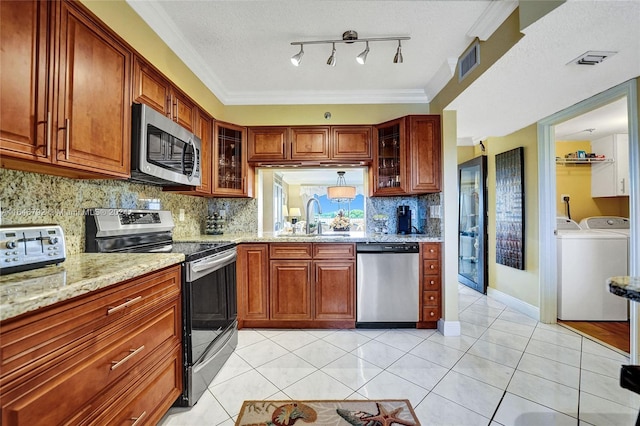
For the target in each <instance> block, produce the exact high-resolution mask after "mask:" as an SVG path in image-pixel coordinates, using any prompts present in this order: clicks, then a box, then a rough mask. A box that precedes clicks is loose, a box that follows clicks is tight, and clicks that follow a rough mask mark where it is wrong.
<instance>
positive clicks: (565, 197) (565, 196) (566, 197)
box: [560, 194, 571, 203]
mask: <svg viewBox="0 0 640 426" xmlns="http://www.w3.org/2000/svg"><path fill="white" fill-rule="evenodd" d="M570 198H571V197H569V194H560V202H562V203H564V202H565V201H569V199H570Z"/></svg>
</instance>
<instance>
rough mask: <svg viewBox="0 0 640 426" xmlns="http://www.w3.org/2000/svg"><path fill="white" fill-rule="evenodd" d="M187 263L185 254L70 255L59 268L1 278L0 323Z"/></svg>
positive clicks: (54, 267) (40, 269) (53, 267)
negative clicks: (183, 262) (168, 267)
mask: <svg viewBox="0 0 640 426" xmlns="http://www.w3.org/2000/svg"><path fill="white" fill-rule="evenodd" d="M182 261H184V255H183V254H155V253H141V254H132V253H126V254H106V253H81V254H76V255H70V256H69V257H68V258H67V260H66V261H65V262H63V263H62V264H60V265H59V266H47V267H44V268H39V269H34V270H32V271H27V272H17V273H15V274H8V275H3V276H0V320H5V319H8V318H12V317H15V316H17V315H20V314H23V313H25V312H29V311H33V310H36V309H38V308H42V307H45V306H49V305H52V304H54V303H56V302H60V301H62V300H66V299H70V298H72V297H76V296H80V295H82V294H85V293H88V292H90V291H94V290H98V289H101V288H103V287H107V286H110V285H112V284H116V283H119V282H122V281H126V280H128V279H131V278H135V277H138V276H140V275H145V274H148V273H150V272H154V271H157V270H159V269H162V268H165V267H167V266H171V265H175V264H177V263H180V262H182Z"/></svg>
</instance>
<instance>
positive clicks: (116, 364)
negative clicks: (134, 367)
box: [111, 345, 144, 370]
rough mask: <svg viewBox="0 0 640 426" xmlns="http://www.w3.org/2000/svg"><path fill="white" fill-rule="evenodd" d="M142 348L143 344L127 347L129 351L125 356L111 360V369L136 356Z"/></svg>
mask: <svg viewBox="0 0 640 426" xmlns="http://www.w3.org/2000/svg"><path fill="white" fill-rule="evenodd" d="M143 349H144V345H142V346H140V347H139V348H138V349H129V352H131V353H130V354H129V355H127V356H125V357H124V358H122V359H121V360H120V361H111V364H112V365H111V370H115V369H116V368H118V367H120V366H121V365H122V364H124V363H125V362H127V361H129V360H130V359H131V358H133V357H134V356H136V355H137V354H138V353H139V352H140V351H142V350H143Z"/></svg>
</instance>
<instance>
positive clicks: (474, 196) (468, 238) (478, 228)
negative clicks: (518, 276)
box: [458, 156, 487, 294]
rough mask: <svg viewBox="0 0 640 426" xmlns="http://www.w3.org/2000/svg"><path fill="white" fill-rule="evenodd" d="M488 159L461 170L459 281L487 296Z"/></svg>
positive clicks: (459, 178)
mask: <svg viewBox="0 0 640 426" xmlns="http://www.w3.org/2000/svg"><path fill="white" fill-rule="evenodd" d="M486 184H487V157H485V156H480V157H477V158H474V159H473V160H469V161H467V162H465V163H462V164H460V165H459V166H458V194H459V197H460V199H459V203H460V204H459V206H460V207H459V215H458V280H459V281H460V282H461V283H462V284H464V285H466V286H468V287H471V288H472V289H474V290H476V291H479V292H480V293H483V294H486V293H487V202H486V194H487V190H486Z"/></svg>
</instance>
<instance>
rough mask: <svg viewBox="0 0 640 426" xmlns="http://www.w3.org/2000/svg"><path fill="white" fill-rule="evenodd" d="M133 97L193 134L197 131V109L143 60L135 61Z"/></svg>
mask: <svg viewBox="0 0 640 426" xmlns="http://www.w3.org/2000/svg"><path fill="white" fill-rule="evenodd" d="M133 75H134V87H133V97H134V100H135V101H136V102H141V103H144V104H146V105H149V106H150V107H151V108H153V109H155V110H156V111H158V112H160V113H162V114H165V115H166V116H167V117H169V118H171V119H172V120H173V121H175V122H176V123H178V124H180V125H181V126H182V127H184V128H185V129H188V130H189V131H191V132H194V133H195V131H196V117H197V108H196V106H195V104H194V103H193V102H192V101H191V100H190V99H189V98H188V97H187V96H186V95H185V94H184V93H182V92H181V91H180V90H179V89H178V88H176V87H175V86H173V85H172V84H171V82H170V81H169V80H168V79H166V78H165V77H164V76H163V75H162V74H161V73H160V72H158V71H156V70H155V69H154V68H153V67H151V66H150V65H149V64H147V63H145V62H144V61H143V60H142V59H141V58H139V57H137V56H136V58H135V60H134V70H133Z"/></svg>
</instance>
